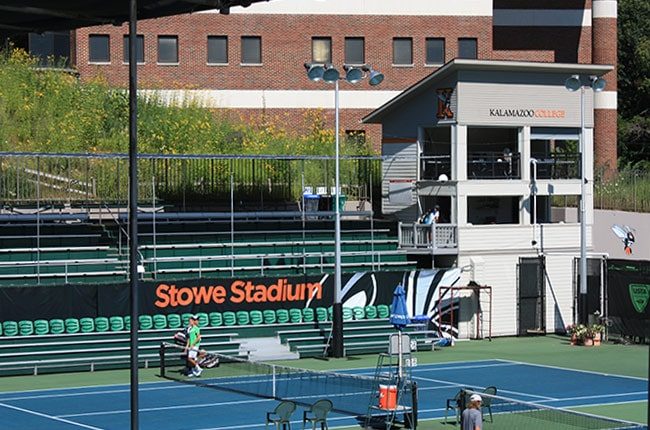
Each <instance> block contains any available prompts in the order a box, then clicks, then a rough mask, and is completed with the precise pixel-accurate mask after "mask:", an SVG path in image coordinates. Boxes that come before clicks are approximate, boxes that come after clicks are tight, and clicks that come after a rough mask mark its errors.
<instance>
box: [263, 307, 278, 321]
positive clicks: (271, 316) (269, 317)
mask: <svg viewBox="0 0 650 430" xmlns="http://www.w3.org/2000/svg"><path fill="white" fill-rule="evenodd" d="M262 315H263V316H264V324H275V323H277V322H278V317H277V315H275V311H274V310H273V309H265V310H264V311H263V312H262Z"/></svg>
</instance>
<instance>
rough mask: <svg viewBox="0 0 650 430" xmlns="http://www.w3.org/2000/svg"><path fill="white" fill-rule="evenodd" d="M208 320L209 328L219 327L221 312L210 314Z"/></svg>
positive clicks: (221, 323)
mask: <svg viewBox="0 0 650 430" xmlns="http://www.w3.org/2000/svg"><path fill="white" fill-rule="evenodd" d="M208 319H209V320H210V327H221V326H222V325H223V315H221V312H210V313H209V314H208Z"/></svg>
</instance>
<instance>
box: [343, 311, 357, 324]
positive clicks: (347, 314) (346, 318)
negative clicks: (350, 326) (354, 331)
mask: <svg viewBox="0 0 650 430" xmlns="http://www.w3.org/2000/svg"><path fill="white" fill-rule="evenodd" d="M352 318H354V313H353V312H352V308H343V321H352Z"/></svg>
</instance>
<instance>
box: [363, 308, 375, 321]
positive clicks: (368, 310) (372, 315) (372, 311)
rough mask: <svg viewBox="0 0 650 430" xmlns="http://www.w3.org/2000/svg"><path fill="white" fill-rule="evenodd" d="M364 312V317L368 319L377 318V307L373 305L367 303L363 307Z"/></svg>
mask: <svg viewBox="0 0 650 430" xmlns="http://www.w3.org/2000/svg"><path fill="white" fill-rule="evenodd" d="M364 310H365V312H366V318H367V319H369V320H374V319H375V318H377V307H376V306H373V305H368V306H366V307H365V308H364Z"/></svg>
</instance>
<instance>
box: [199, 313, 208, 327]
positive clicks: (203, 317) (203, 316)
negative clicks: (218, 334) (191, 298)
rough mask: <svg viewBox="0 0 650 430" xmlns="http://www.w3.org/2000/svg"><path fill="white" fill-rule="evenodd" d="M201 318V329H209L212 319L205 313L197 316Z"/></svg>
mask: <svg viewBox="0 0 650 430" xmlns="http://www.w3.org/2000/svg"><path fill="white" fill-rule="evenodd" d="M196 316H198V317H199V327H207V326H208V325H209V324H210V319H209V318H208V314H207V313H205V312H199V313H197V314H196Z"/></svg>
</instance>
